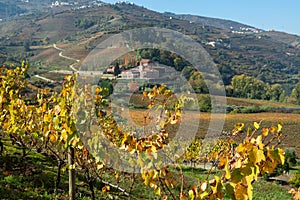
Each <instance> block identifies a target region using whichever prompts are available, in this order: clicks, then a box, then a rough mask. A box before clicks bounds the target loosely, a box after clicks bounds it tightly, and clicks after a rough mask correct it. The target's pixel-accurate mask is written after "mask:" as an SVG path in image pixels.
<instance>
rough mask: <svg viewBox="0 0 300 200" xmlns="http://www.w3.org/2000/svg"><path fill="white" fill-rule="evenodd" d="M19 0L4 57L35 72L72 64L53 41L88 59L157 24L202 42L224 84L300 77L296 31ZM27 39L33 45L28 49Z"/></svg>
mask: <svg viewBox="0 0 300 200" xmlns="http://www.w3.org/2000/svg"><path fill="white" fill-rule="evenodd" d="M16 2H17V3H16V4H17V6H20V8H22V9H24V8H27V11H26V15H23V16H19V17H14V18H12V19H9V20H7V21H2V22H0V46H1V48H0V54H1V58H0V59H2V60H4V61H5V62H7V63H11V62H16V61H18V60H20V59H23V58H25V57H26V58H27V59H29V61H30V62H31V63H32V65H33V68H34V69H35V70H36V71H35V72H34V73H41V72H44V71H45V70H49V69H52V68H53V67H57V66H60V67H61V68H62V69H67V68H68V65H70V64H72V63H71V62H70V61H68V60H64V59H62V58H60V57H59V56H57V54H58V52H57V51H55V49H53V47H52V45H53V44H54V43H57V44H58V45H63V46H64V50H65V52H64V54H65V55H69V56H73V57H74V58H76V59H79V60H83V59H84V58H85V56H86V55H87V54H88V53H89V52H90V51H91V50H92V49H93V48H94V47H95V46H96V45H97V44H99V43H100V42H101V41H103V40H104V39H106V38H108V37H109V36H111V35H114V34H116V33H120V32H122V31H124V30H129V29H132V28H139V27H149V26H150V27H151V26H156V27H163V28H168V29H172V30H176V31H179V32H182V33H185V34H186V35H189V36H191V37H192V38H194V39H195V40H196V41H198V42H199V43H200V44H202V45H203V47H204V48H205V49H206V50H207V51H208V52H209V54H210V55H211V56H212V58H213V60H214V61H215V63H216V64H217V66H218V67H219V70H220V72H221V74H222V76H223V79H224V82H225V84H229V83H230V80H231V78H232V77H233V76H234V75H236V74H247V75H251V76H255V77H257V78H259V79H261V80H263V81H265V82H268V83H270V84H274V83H279V84H281V85H283V87H284V88H285V89H286V90H287V92H288V93H289V91H290V90H291V88H293V87H294V85H295V84H296V83H297V82H298V80H299V77H300V75H299V73H298V72H299V66H300V57H299V55H300V49H299V48H298V46H299V45H298V41H300V40H299V37H298V36H295V35H290V34H287V33H279V32H274V31H263V30H259V29H255V28H253V27H251V26H247V25H243V24H240V23H237V22H233V21H228V20H221V19H213V18H207V17H199V16H191V15H176V16H175V15H174V17H170V15H173V14H170V13H158V12H154V11H151V10H149V9H146V8H144V7H140V6H137V5H134V4H131V3H118V4H115V5H112V4H105V3H102V2H100V1H93V2H91V1H79V3H78V4H76V5H75V4H74V2H73V1H67V2H69V4H68V5H59V6H52V7H51V2H49V1H38V0H35V1H30V2H29V4H28V3H27V4H26V3H24V2H19V1H16ZM29 5H30V6H29ZM38 8H40V11H37V9H38ZM33 11H35V12H33ZM240 27H244V28H245V29H240ZM247 28H248V29H247ZM238 29H239V30H238ZM25 44H29V46H30V48H29V49H27V51H25V48H24V45H25ZM3 57H4V58H3ZM37 63H38V65H37Z"/></svg>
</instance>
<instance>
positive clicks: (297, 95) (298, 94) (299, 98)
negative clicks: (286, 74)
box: [291, 82, 300, 105]
mask: <svg viewBox="0 0 300 200" xmlns="http://www.w3.org/2000/svg"><path fill="white" fill-rule="evenodd" d="M291 97H292V98H294V99H295V100H296V103H297V104H298V105H300V82H298V83H297V85H296V86H295V88H294V89H293V90H292V94H291Z"/></svg>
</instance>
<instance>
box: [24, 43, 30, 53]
mask: <svg viewBox="0 0 300 200" xmlns="http://www.w3.org/2000/svg"><path fill="white" fill-rule="evenodd" d="M23 47H24V50H25V51H26V52H27V51H30V42H29V41H26V42H24V43H23Z"/></svg>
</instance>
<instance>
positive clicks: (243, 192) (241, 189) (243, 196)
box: [235, 183, 248, 200]
mask: <svg viewBox="0 0 300 200" xmlns="http://www.w3.org/2000/svg"><path fill="white" fill-rule="evenodd" d="M247 193H248V191H247V188H246V187H245V186H244V185H243V184H242V183H238V184H237V185H236V186H235V198H236V199H238V200H247V199H248V198H247Z"/></svg>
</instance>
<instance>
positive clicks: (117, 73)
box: [114, 63, 121, 76]
mask: <svg viewBox="0 0 300 200" xmlns="http://www.w3.org/2000/svg"><path fill="white" fill-rule="evenodd" d="M120 73H121V70H120V66H119V63H117V64H116V66H115V70H114V76H118V75H119V74H120Z"/></svg>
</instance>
